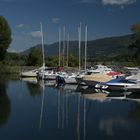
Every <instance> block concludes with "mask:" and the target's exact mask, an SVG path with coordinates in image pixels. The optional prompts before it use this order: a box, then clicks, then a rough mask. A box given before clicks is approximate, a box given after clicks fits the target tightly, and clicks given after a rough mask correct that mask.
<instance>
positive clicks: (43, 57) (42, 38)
mask: <svg viewBox="0 0 140 140" xmlns="http://www.w3.org/2000/svg"><path fill="white" fill-rule="evenodd" d="M40 30H41V41H42V59H43V67H45V54H44V37H43V29H42V23H41V22H40Z"/></svg>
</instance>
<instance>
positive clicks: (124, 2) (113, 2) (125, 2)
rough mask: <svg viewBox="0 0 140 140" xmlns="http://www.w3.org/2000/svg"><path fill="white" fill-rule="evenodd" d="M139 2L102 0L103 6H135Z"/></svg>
mask: <svg viewBox="0 0 140 140" xmlns="http://www.w3.org/2000/svg"><path fill="white" fill-rule="evenodd" d="M136 1H137V0H102V3H103V5H128V4H133V3H135V2H136Z"/></svg>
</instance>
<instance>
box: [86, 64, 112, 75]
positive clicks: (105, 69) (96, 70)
mask: <svg viewBox="0 0 140 140" xmlns="http://www.w3.org/2000/svg"><path fill="white" fill-rule="evenodd" d="M111 71H112V69H111V68H108V67H107V66H104V65H96V66H95V67H91V68H90V69H88V70H87V74H95V73H107V72H111Z"/></svg>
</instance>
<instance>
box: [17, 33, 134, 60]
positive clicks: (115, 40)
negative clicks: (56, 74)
mask: <svg viewBox="0 0 140 140" xmlns="http://www.w3.org/2000/svg"><path fill="white" fill-rule="evenodd" d="M132 36H133V35H132V34H129V35H123V36H113V37H106V38H101V39H96V40H89V41H88V46H87V54H88V57H89V58H91V57H100V56H106V57H111V56H117V55H120V54H126V53H129V52H130V50H129V49H128V46H129V45H130V43H131V42H132ZM84 44H85V42H84V41H81V56H84ZM58 45H59V44H58V42H55V43H52V44H49V45H47V44H44V50H45V51H44V52H45V57H50V56H54V55H55V56H58V49H59V47H58ZM32 48H39V49H41V44H38V45H35V46H33V47H31V48H29V49H27V50H25V51H23V52H21V53H20V55H28V54H29V52H30V51H31V49H32ZM62 48H63V42H61V51H62ZM65 48H66V47H65ZM69 53H70V54H73V55H75V56H78V41H76V40H74V41H70V42H69Z"/></svg>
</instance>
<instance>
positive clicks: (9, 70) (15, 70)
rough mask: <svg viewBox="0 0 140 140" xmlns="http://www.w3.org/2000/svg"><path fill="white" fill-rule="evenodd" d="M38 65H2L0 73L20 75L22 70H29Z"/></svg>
mask: <svg viewBox="0 0 140 140" xmlns="http://www.w3.org/2000/svg"><path fill="white" fill-rule="evenodd" d="M35 68H36V67H30V66H5V65H0V74H15V75H20V73H21V71H28V70H32V69H35Z"/></svg>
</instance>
